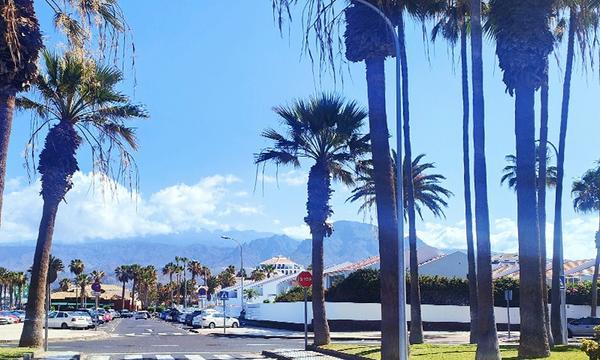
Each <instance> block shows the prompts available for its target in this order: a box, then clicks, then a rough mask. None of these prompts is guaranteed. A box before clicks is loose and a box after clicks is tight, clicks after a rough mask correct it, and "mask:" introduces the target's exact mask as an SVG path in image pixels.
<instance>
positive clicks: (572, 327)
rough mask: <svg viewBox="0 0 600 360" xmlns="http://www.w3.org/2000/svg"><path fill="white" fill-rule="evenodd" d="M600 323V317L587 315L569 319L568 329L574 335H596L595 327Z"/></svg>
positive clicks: (570, 334)
mask: <svg viewBox="0 0 600 360" xmlns="http://www.w3.org/2000/svg"><path fill="white" fill-rule="evenodd" d="M599 325H600V318H593V317H586V318H581V319H575V320H571V321H569V323H568V324H567V331H568V334H569V336H570V337H572V336H594V327H596V326H599Z"/></svg>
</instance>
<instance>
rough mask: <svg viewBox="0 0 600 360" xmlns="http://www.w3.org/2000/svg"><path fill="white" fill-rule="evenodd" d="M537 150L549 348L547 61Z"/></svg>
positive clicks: (539, 220)
mask: <svg viewBox="0 0 600 360" xmlns="http://www.w3.org/2000/svg"><path fill="white" fill-rule="evenodd" d="M539 140H540V141H539V148H538V158H539V168H538V180H537V216H538V229H539V237H540V240H539V241H540V260H541V261H540V271H541V274H542V300H543V302H544V322H545V323H546V336H547V337H548V344H549V345H550V347H552V346H553V345H554V340H553V337H552V330H551V327H550V311H549V309H548V284H547V276H546V269H547V263H548V259H547V255H546V180H547V168H548V164H547V160H546V159H547V154H548V61H546V70H545V71H544V80H543V81H542V86H541V90H540V139H539Z"/></svg>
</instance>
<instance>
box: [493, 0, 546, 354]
mask: <svg viewBox="0 0 600 360" xmlns="http://www.w3.org/2000/svg"><path fill="white" fill-rule="evenodd" d="M550 13H551V2H550V1H547V0H540V1H534V2H527V3H525V2H522V1H518V0H508V1H507V0H493V1H492V2H491V12H490V17H491V21H492V24H493V29H494V30H493V31H494V37H495V39H496V54H497V55H498V60H499V64H500V68H501V69H502V70H503V72H504V77H503V80H504V83H505V84H506V88H507V91H508V92H509V94H510V95H511V96H512V95H514V96H515V138H516V150H517V153H516V157H517V162H516V163H517V168H516V173H517V174H518V181H517V218H518V240H519V267H520V270H521V271H520V283H521V287H520V292H521V302H520V307H519V309H520V314H521V337H520V342H519V356H520V357H523V358H531V357H545V356H549V354H550V349H549V342H548V333H547V329H546V321H545V312H544V306H543V304H544V300H543V290H542V282H543V280H542V279H543V276H545V274H542V271H541V266H540V263H541V258H540V257H541V248H540V242H539V231H538V213H537V174H536V173H537V171H536V168H537V166H536V153H537V152H536V145H535V111H534V105H535V101H534V98H535V91H536V90H537V89H538V88H540V86H541V85H542V82H543V80H542V79H543V78H544V73H545V69H546V61H547V59H548V54H549V53H550V52H551V51H552V48H553V44H554V39H553V36H552V33H551V32H550V30H549V25H548V22H549V17H550ZM532 239H535V241H532Z"/></svg>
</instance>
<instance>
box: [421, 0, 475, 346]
mask: <svg viewBox="0 0 600 360" xmlns="http://www.w3.org/2000/svg"><path fill="white" fill-rule="evenodd" d="M470 5H471V4H470V2H469V1H467V0H450V1H448V4H447V6H446V8H445V9H444V11H443V12H441V13H440V19H439V21H438V22H437V23H436V25H435V26H434V27H433V29H432V31H431V39H432V40H433V41H435V40H436V38H437V36H438V34H441V36H442V37H444V39H446V40H447V41H448V42H449V44H450V45H451V46H452V47H454V46H456V44H457V43H458V42H459V39H460V63H461V80H462V81H461V85H462V110H463V118H462V120H463V121H462V140H463V144H462V145H463V188H464V201H465V236H466V239H467V261H468V274H467V279H468V281H469V307H470V314H471V332H470V342H471V343H472V344H475V343H477V322H478V319H477V296H478V295H477V293H478V292H477V270H476V266H477V264H476V257H475V244H474V239H473V210H472V200H471V170H470V169H471V160H470V155H469V152H470V150H469V146H470V142H469V111H470V110H469V108H470V105H469V64H468V62H469V60H468V57H467V36H468V31H469V29H468V28H469V20H470V19H469V16H470V12H471V10H470Z"/></svg>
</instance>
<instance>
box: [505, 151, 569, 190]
mask: <svg viewBox="0 0 600 360" xmlns="http://www.w3.org/2000/svg"><path fill="white" fill-rule="evenodd" d="M537 154H539V148H538V150H536V160H535V161H536V177H537V178H540V176H541V175H540V174H541V173H540V169H541V166H542V161H540V157H539V156H538V155H537ZM504 159H505V160H506V162H507V165H506V166H505V167H504V168H503V169H502V177H501V178H500V184H504V183H506V184H507V185H508V187H509V188H510V189H513V190H515V191H516V190H517V157H516V156H515V155H512V154H509V155H506V156H505V157H504ZM549 159H550V156H549V154H548V155H547V156H546V160H545V161H544V164H547V163H548V160H549ZM556 171H557V170H556V166H546V171H545V173H546V176H545V179H546V187H548V188H554V187H556Z"/></svg>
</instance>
